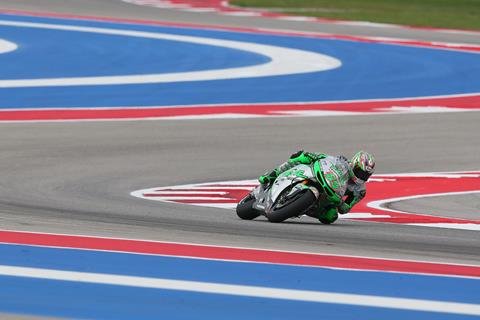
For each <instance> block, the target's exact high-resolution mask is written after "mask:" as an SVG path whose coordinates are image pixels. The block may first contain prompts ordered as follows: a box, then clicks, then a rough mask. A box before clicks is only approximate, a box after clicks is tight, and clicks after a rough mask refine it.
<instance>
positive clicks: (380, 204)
mask: <svg viewBox="0 0 480 320" xmlns="http://www.w3.org/2000/svg"><path fill="white" fill-rule="evenodd" d="M477 176H478V175H477ZM475 193H480V190H476V191H462V192H446V193H432V194H420V195H414V196H407V197H398V198H390V199H382V200H377V201H372V202H369V203H367V207H370V208H374V209H377V210H382V211H390V212H396V213H406V214H412V213H410V212H406V211H401V210H395V209H392V208H389V207H388V206H387V205H388V204H389V203H392V202H398V201H405V200H413V199H421V198H432V197H444V196H454V195H464V194H475ZM421 215H422V216H427V215H426V214H423V213H422V214H421ZM428 216H432V217H435V216H434V215H428ZM455 219H458V218H455ZM458 220H462V219H458ZM407 225H415V226H427V227H436V228H448V229H461V230H472V231H480V224H475V223H468V221H465V223H407Z"/></svg>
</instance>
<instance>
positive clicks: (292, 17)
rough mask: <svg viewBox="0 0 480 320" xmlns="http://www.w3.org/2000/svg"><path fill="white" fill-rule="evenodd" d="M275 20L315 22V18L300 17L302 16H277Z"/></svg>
mask: <svg viewBox="0 0 480 320" xmlns="http://www.w3.org/2000/svg"><path fill="white" fill-rule="evenodd" d="M275 19H280V20H287V21H301V22H304V21H307V22H316V21H317V18H312V17H302V16H278V17H275Z"/></svg>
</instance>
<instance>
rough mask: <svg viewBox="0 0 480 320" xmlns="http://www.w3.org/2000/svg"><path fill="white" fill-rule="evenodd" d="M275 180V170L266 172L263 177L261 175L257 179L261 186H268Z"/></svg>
mask: <svg viewBox="0 0 480 320" xmlns="http://www.w3.org/2000/svg"><path fill="white" fill-rule="evenodd" d="M276 178H277V173H276V172H275V170H273V171H272V172H267V173H265V174H264V175H261V176H260V177H259V178H258V181H259V182H260V183H261V184H264V185H269V184H271V183H273V181H275V179H276Z"/></svg>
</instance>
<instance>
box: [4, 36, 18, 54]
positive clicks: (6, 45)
mask: <svg viewBox="0 0 480 320" xmlns="http://www.w3.org/2000/svg"><path fill="white" fill-rule="evenodd" d="M17 48H18V46H17V45H16V44H15V43H13V42H10V41H7V40H4V39H0V54H2V53H8V52H11V51H15V50H17Z"/></svg>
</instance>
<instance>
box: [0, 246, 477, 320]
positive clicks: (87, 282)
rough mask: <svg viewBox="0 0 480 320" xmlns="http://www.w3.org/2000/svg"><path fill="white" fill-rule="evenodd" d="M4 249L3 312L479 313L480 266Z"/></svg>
mask: <svg viewBox="0 0 480 320" xmlns="http://www.w3.org/2000/svg"><path fill="white" fill-rule="evenodd" d="M78 242H80V241H78ZM170 245H173V244H170ZM203 250H206V249H205V248H203ZM209 250H212V251H214V250H215V249H209ZM0 254H1V256H2V263H1V265H0V279H1V280H0V281H1V282H2V284H3V285H2V286H1V288H0V297H1V299H0V310H1V311H2V312H8V313H18V314H30V315H41V316H55V317H67V318H101V319H147V318H149V319H151V318H158V317H161V318H168V319H170V318H176V319H191V318H205V317H208V318H209V319H227V318H228V319H245V318H247V317H248V318H251V317H256V318H262V319H291V318H294V317H300V318H314V317H326V318H328V319H331V318H335V319H347V318H348V319H350V318H351V315H352V313H354V314H355V315H356V318H357V319H372V318H376V319H469V318H473V317H475V316H479V315H480V280H479V278H478V275H479V270H476V269H475V267H471V270H470V271H469V272H472V270H473V272H474V274H475V272H476V274H477V276H473V277H451V276H433V275H421V274H412V273H400V272H393V273H392V272H380V271H375V272H374V271H357V270H348V269H343V270H342V269H331V268H325V267H318V266H316V267H310V266H295V265H286V264H273V263H257V262H236V261H226V260H222V259H215V260H212V259H205V258H202V259H198V258H192V257H187V258H185V257H176V256H168V255H167V256H165V255H153V254H149V255H146V254H138V253H137V254H131V253H120V252H108V251H95V250H78V249H62V248H49V247H38V246H27V245H18V244H3V245H0ZM271 254H272V255H273V256H274V255H276V254H278V253H275V252H273V253H271ZM239 260H241V258H240V257H239ZM390 263H391V261H390ZM402 263H405V262H401V261H399V262H398V265H401V264H402ZM372 265H373V264H372ZM450 268H452V266H450ZM453 268H455V266H454V267H453ZM458 268H460V269H461V267H458ZM477 269H478V268H477ZM212 270H215V271H212ZM475 270H476V271H475Z"/></svg>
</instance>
